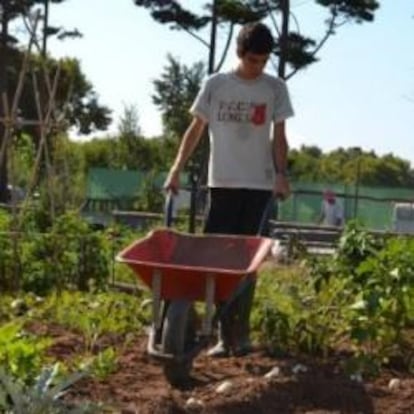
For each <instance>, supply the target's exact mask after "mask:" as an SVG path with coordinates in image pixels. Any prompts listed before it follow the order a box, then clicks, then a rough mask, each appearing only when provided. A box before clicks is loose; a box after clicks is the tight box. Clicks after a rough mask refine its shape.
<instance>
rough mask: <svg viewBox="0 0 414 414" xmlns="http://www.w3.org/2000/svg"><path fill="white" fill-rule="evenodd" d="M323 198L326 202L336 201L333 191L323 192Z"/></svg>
mask: <svg viewBox="0 0 414 414" xmlns="http://www.w3.org/2000/svg"><path fill="white" fill-rule="evenodd" d="M323 198H324V199H325V200H326V201H333V200H335V193H334V192H333V191H332V190H325V191H324V192H323Z"/></svg>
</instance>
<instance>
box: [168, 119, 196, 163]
mask: <svg viewBox="0 0 414 414" xmlns="http://www.w3.org/2000/svg"><path fill="white" fill-rule="evenodd" d="M203 130H204V123H203V122H202V121H201V120H200V119H194V120H193V121H192V123H191V124H190V126H189V127H188V129H187V131H186V132H185V133H184V136H183V139H182V141H181V143H180V147H179V149H178V152H177V156H176V157H175V160H174V163H173V166H172V170H175V171H182V170H183V168H184V166H185V164H186V162H187V161H188V159H189V158H190V157H191V155H192V154H193V152H194V150H195V148H196V147H197V145H198V143H199V141H200V138H201V136H202V134H203Z"/></svg>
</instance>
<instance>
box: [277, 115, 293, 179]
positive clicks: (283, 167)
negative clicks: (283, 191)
mask: <svg viewBox="0 0 414 414" xmlns="http://www.w3.org/2000/svg"><path fill="white" fill-rule="evenodd" d="M274 128H275V130H274V136H273V160H274V163H275V170H276V173H281V174H286V171H287V166H288V150H289V146H288V143H287V139H286V134H285V124H284V122H283V123H279V124H276V125H275V127H274Z"/></svg>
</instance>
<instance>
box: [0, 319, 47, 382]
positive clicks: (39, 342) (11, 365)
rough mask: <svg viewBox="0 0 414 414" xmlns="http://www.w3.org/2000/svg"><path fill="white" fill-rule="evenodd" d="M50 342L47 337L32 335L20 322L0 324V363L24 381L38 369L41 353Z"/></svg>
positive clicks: (28, 379)
mask: <svg viewBox="0 0 414 414" xmlns="http://www.w3.org/2000/svg"><path fill="white" fill-rule="evenodd" d="M50 344H51V341H50V340H49V339H47V338H45V339H39V338H35V337H32V336H31V335H29V334H27V333H25V332H24V330H23V324H22V322H9V323H6V324H4V325H2V326H0V364H1V365H3V366H4V367H5V368H6V369H7V371H8V372H10V373H11V374H12V375H14V376H16V377H18V378H20V380H21V381H22V382H24V383H28V382H30V380H31V379H32V378H33V377H34V376H35V374H36V373H37V372H38V371H39V369H40V367H41V364H42V362H43V353H44V351H45V350H46V348H47V347H48V346H49V345H50Z"/></svg>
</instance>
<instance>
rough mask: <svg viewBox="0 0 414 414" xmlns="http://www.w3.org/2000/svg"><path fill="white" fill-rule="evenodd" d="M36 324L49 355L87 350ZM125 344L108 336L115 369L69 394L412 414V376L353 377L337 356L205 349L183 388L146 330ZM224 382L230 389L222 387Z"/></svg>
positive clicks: (148, 408)
mask: <svg viewBox="0 0 414 414" xmlns="http://www.w3.org/2000/svg"><path fill="white" fill-rule="evenodd" d="M31 330H32V331H35V332H37V333H40V334H47V335H48V336H52V337H54V339H55V343H54V345H53V346H52V348H51V349H50V355H51V356H52V357H54V358H56V359H58V360H65V361H68V360H70V358H71V357H73V356H74V355H76V354H79V352H80V350H82V348H83V341H82V337H81V336H79V335H77V334H75V333H72V332H68V331H66V330H64V329H62V328H61V327H57V326H45V325H43V324H33V325H32V326H31ZM123 343H124V338H117V337H115V336H114V337H107V338H103V341H102V342H101V343H100V345H101V347H103V346H108V345H112V346H118V347H117V349H118V355H119V358H118V365H117V370H116V371H115V372H114V373H112V374H111V375H109V376H108V377H106V378H105V379H104V380H101V381H99V380H96V379H92V378H88V379H83V380H82V381H80V382H78V383H77V384H76V385H75V386H74V387H73V388H72V389H71V391H70V393H69V394H68V398H70V399H74V400H88V401H95V402H97V401H101V402H104V403H106V404H108V405H109V406H111V407H114V410H115V411H114V412H116V413H124V414H138V413H139V414H146V413H148V414H157V413H158V414H167V413H193V412H194V413H225V414H233V413H234V414H235V413H237V414H243V413H254V414H260V413H269V414H270V413H271V414H274V413H281V414H299V413H307V414H323V413H325V414H328V413H329V414H334V413H335V414H338V413H355V414H357V413H361V414H362V413H364V414H369V413H378V414H397V413H398V414H400V413H401V414H402V413H407V414H409V413H411V414H414V377H413V376H410V375H408V374H407V373H404V372H401V371H398V370H393V369H391V368H388V369H384V370H383V371H382V372H381V374H380V375H379V376H378V377H376V378H374V379H368V380H364V381H362V382H356V381H352V380H351V379H350V378H349V376H347V375H345V374H344V373H343V371H342V369H341V368H340V366H341V365H340V358H338V357H336V358H334V357H332V358H330V359H328V360H324V361H323V362H322V361H318V360H317V359H316V358H313V359H311V360H305V359H301V360H299V359H296V358H295V359H294V358H271V357H270V356H268V355H267V354H266V353H265V352H264V351H263V350H256V351H255V352H253V353H252V354H251V355H248V356H245V357H243V358H235V357H231V358H226V359H212V358H208V357H207V356H206V355H205V354H204V353H201V354H200V355H199V356H197V358H196V359H195V361H194V367H193V371H192V377H191V380H190V381H189V383H188V384H186V386H185V387H183V388H181V389H178V388H174V387H172V386H170V385H169V384H168V383H167V381H166V379H165V378H164V375H163V372H162V367H161V365H160V364H159V363H158V362H156V361H154V360H153V359H152V358H150V357H149V356H148V355H147V353H146V344H147V338H146V337H145V336H139V337H136V338H134V339H133V340H132V341H131V342H130V343H129V345H127V346H122V344H123ZM298 363H301V364H302V365H304V366H306V367H307V371H306V372H302V373H298V374H294V373H293V372H292V368H293V367H295V366H296V365H297V364H298ZM276 366H277V367H279V368H280V374H279V375H278V376H277V377H274V378H273V379H266V378H265V377H264V375H265V374H266V373H268V372H269V371H270V370H271V369H272V368H274V367H276ZM393 378H398V379H399V380H400V382H399V386H398V387H396V388H393V389H390V387H389V383H390V380H391V379H393ZM224 381H230V382H231V384H232V387H231V389H230V390H229V391H228V392H227V393H218V392H217V387H218V386H219V385H220V384H222V383H223V382H224ZM190 399H192V400H193V401H194V400H196V401H197V402H196V406H189V405H188V402H189V400H190ZM190 401H191V400H190ZM197 404H198V405H197Z"/></svg>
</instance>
